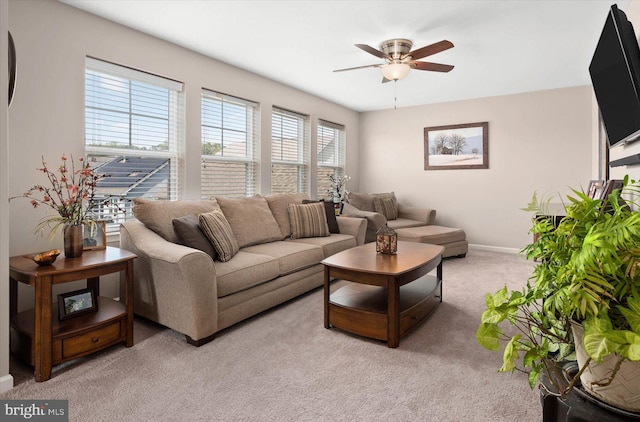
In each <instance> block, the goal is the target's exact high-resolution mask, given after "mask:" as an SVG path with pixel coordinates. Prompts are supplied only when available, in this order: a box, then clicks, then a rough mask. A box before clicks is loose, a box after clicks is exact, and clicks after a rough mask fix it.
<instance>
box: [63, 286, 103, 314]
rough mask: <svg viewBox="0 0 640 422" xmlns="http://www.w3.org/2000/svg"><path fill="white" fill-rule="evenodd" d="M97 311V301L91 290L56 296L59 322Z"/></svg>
mask: <svg viewBox="0 0 640 422" xmlns="http://www.w3.org/2000/svg"><path fill="white" fill-rule="evenodd" d="M97 311H98V301H97V300H96V294H95V292H94V291H93V289H82V290H75V291H73V292H68V293H62V294H59V295H58V318H59V319H60V321H63V320H66V319H69V318H75V317H77V316H80V315H86V314H90V313H92V312H97Z"/></svg>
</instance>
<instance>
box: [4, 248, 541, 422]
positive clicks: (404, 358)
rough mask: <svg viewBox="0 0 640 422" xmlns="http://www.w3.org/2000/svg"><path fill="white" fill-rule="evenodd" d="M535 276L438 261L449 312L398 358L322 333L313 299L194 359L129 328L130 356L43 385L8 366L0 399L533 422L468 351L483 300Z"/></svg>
mask: <svg viewBox="0 0 640 422" xmlns="http://www.w3.org/2000/svg"><path fill="white" fill-rule="evenodd" d="M531 266H532V264H531V263H528V262H526V261H525V260H524V259H523V258H521V257H518V256H515V255H505V254H499V253H493V252H485V251H477V250H472V251H470V253H469V254H468V255H467V257H466V258H464V259H449V260H445V262H444V302H443V303H442V304H441V305H440V306H439V308H438V309H437V310H436V311H435V313H434V314H433V315H432V316H431V317H430V318H429V319H428V320H427V321H425V322H424V323H423V324H422V325H420V326H419V327H418V328H417V329H416V330H415V331H413V332H412V333H411V334H410V335H409V336H407V337H406V338H404V339H402V340H401V341H400V347H399V348H398V349H389V348H387V347H386V344H385V343H382V342H378V341H373V340H366V339H363V338H360V337H357V336H352V335H349V334H346V333H344V332H341V331H339V330H337V329H331V330H327V329H325V328H324V326H323V307H322V289H317V290H314V291H313V292H310V293H309V294H307V295H304V296H302V297H300V298H298V299H296V300H294V301H291V302H289V303H287V304H285V305H283V306H280V307H278V308H276V309H273V310H271V311H268V312H266V313H263V314H261V315H259V316H257V317H254V318H251V319H250V320H248V321H245V322H243V323H241V324H238V325H236V326H235V327H232V328H230V329H228V330H226V331H223V332H222V333H221V334H220V335H219V336H218V338H217V339H215V340H214V341H213V342H211V343H209V344H207V345H205V346H203V347H200V348H196V347H193V346H190V345H188V344H187V343H186V342H185V341H184V337H183V336H181V335H179V334H177V333H176V332H173V331H171V330H168V329H165V328H163V327H160V326H157V325H155V324H152V323H150V322H147V321H141V320H136V324H135V330H136V331H135V339H136V341H135V346H134V347H132V348H129V349H127V348H125V347H123V346H114V347H113V348H110V349H108V350H106V351H103V352H101V353H98V354H96V355H93V356H92V357H89V358H85V359H80V360H77V361H73V362H70V363H67V364H65V365H62V366H58V367H56V368H54V373H53V378H52V379H51V380H49V381H47V382H44V383H35V382H34V381H33V378H32V376H31V373H30V369H29V368H27V367H23V366H20V365H18V364H16V363H13V362H12V374H13V375H14V376H15V377H16V380H17V382H18V385H17V386H16V387H15V388H14V389H13V390H11V391H9V392H7V393H4V394H2V395H0V398H2V399H11V398H16V399H18V398H19V399H68V400H69V412H70V420H71V421H439V422H441V421H452V422H454V421H455V422H459V421H473V422H481V421H491V422H496V421H509V422H512V421H519V422H527V421H531V422H533V421H540V420H541V415H542V413H541V406H540V401H539V398H538V391H537V390H534V391H532V390H530V389H529V387H528V385H527V382H526V380H525V377H524V376H523V375H522V374H514V375H513V376H511V375H508V374H500V373H497V372H496V370H497V368H498V367H499V366H500V363H501V354H499V353H491V352H488V351H486V350H484V349H482V348H481V347H480V346H479V345H477V344H476V342H475V330H476V328H477V325H478V320H479V316H480V313H481V311H482V307H483V304H484V294H485V292H487V291H491V292H494V291H495V290H498V289H499V288H501V287H502V286H503V285H504V284H505V283H506V284H507V285H509V286H510V287H519V286H522V285H523V284H524V283H525V281H526V279H527V277H528V275H529V274H530V272H531ZM334 287H335V286H334Z"/></svg>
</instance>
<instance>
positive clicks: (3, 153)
mask: <svg viewBox="0 0 640 422" xmlns="http://www.w3.org/2000/svg"><path fill="white" fill-rule="evenodd" d="M8 28H9V3H8V2H6V1H5V0H0V34H6V33H7V30H8ZM0 57H7V37H6V36H2V37H0ZM7 75H8V72H7V66H6V65H3V66H0V198H6V197H7V189H8V187H9V184H8V183H7V178H8V175H9V169H8V166H7V163H8V160H7V135H8V130H7V116H8V113H7V101H6V98H7V84H8V76H7ZM8 230H9V206H8V204H7V201H6V200H2V201H0V345H2V346H0V393H2V392H3V391H6V390H8V389H10V388H11V387H13V378H12V377H11V375H10V374H9V348H8V347H6V346H5V345H8V344H9V277H8V275H9V265H8V264H9V233H8Z"/></svg>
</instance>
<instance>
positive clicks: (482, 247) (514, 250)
mask: <svg viewBox="0 0 640 422" xmlns="http://www.w3.org/2000/svg"><path fill="white" fill-rule="evenodd" d="M469 249H476V250H479V251H489V252H502V253H510V254H515V255H517V254H519V253H520V249H517V248H505V247H502V246H488V245H473V244H470V245H469Z"/></svg>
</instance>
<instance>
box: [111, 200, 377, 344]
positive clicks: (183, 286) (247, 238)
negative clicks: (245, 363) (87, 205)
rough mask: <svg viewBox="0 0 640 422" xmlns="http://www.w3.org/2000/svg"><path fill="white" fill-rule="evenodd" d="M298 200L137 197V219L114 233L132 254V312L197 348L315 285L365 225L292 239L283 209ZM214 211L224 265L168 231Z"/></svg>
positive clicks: (347, 222) (355, 222)
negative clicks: (231, 244)
mask: <svg viewBox="0 0 640 422" xmlns="http://www.w3.org/2000/svg"><path fill="white" fill-rule="evenodd" d="M305 199H308V197H307V196H306V195H304V194H291V195H270V196H260V195H256V196H253V197H248V198H238V199H228V198H215V199H212V200H209V201H150V200H144V199H136V200H135V201H134V214H135V216H136V218H137V219H135V220H131V221H127V222H125V223H124V224H122V225H121V228H120V245H121V247H122V248H124V249H127V250H129V251H131V252H133V253H135V254H136V255H137V256H138V259H137V260H136V263H135V266H134V268H135V269H134V279H135V284H134V286H135V287H134V289H135V294H134V309H135V313H136V314H137V315H140V316H143V317H145V318H148V319H150V320H152V321H156V322H158V323H160V324H162V325H165V326H167V327H169V328H172V329H174V330H176V331H178V332H180V333H183V334H185V336H186V339H187V341H188V342H189V343H191V344H194V345H197V346H200V345H202V344H204V343H206V342H208V341H210V340H212V339H213V336H214V334H215V333H216V332H218V331H220V330H222V329H224V328H226V327H229V326H231V325H233V324H235V323H237V322H239V321H242V320H244V319H246V318H248V317H250V316H253V315H255V314H258V313H260V312H262V311H264V310H266V309H269V308H271V307H273V306H275V305H278V304H280V303H282V302H285V301H287V300H289V299H292V298H294V297H296V296H299V295H300V294H302V293H305V292H307V291H309V290H312V289H314V288H316V287H318V286H321V285H322V284H323V280H324V279H323V274H324V272H323V266H322V264H320V261H321V260H323V259H324V258H326V257H328V256H330V255H332V254H334V253H337V252H340V251H343V250H345V249H348V248H352V247H354V246H357V245H360V244H363V243H364V235H365V230H366V221H365V220H364V219H356V218H342V217H338V218H337V225H338V227H339V231H340V233H331V234H330V235H329V236H322V237H309V238H297V239H292V226H291V224H290V216H289V212H290V211H289V210H288V208H289V204H301V203H302V201H303V200H305ZM311 205H314V204H311ZM315 205H320V204H315ZM298 207H299V206H298ZM219 209H221V210H222V214H224V217H226V220H227V221H228V224H229V226H230V228H231V231H232V232H233V235H234V237H235V240H236V242H237V244H238V247H239V251H238V252H237V253H236V254H235V255H233V257H232V258H231V259H229V260H228V261H226V262H221V261H220V260H219V259H221V258H220V256H217V257H216V255H213V256H214V257H216V258H215V259H214V258H212V256H211V255H210V253H212V252H211V251H204V250H200V249H194V248H192V247H189V246H184V245H182V244H179V243H181V242H182V243H185V242H184V240H185V239H184V233H182V234H181V233H180V232H178V231H174V224H176V221H185V219H187V220H188V219H189V218H191V219H195V216H200V215H208V214H214V213H218V214H219V211H214V210H219ZM297 209H300V208H297ZM323 217H324V216H323ZM174 220H175V221H174ZM195 221H197V220H195ZM199 221H200V223H201V224H202V220H199ZM296 221H297V220H296ZM176 227H177V226H176ZM200 227H202V226H200ZM296 227H298V225H296V226H295V227H294V229H296ZM196 231H198V230H196ZM205 231H206V230H205ZM334 231H335V230H334ZM179 234H181V238H178V235H179ZM200 234H202V232H201V233H200ZM200 234H199V235H200ZM297 234H298V235H300V232H298V233H297ZM303 234H304V233H303ZM202 249H206V248H204V247H203V248H202Z"/></svg>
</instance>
